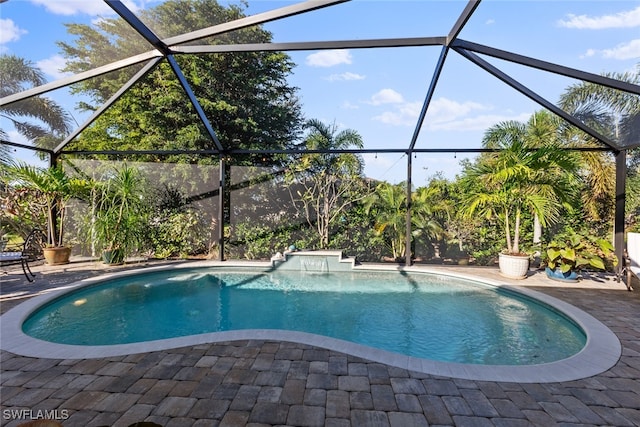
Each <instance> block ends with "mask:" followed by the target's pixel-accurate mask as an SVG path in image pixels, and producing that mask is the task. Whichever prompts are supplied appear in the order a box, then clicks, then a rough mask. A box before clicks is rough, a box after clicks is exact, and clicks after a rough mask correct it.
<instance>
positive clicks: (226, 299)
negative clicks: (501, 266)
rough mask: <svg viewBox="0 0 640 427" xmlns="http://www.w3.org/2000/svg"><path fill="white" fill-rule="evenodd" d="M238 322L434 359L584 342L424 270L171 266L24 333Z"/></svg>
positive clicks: (509, 359) (105, 288)
mask: <svg viewBox="0 0 640 427" xmlns="http://www.w3.org/2000/svg"><path fill="white" fill-rule="evenodd" d="M238 329H283V330H292V331H303V332H309V333H314V334H319V335H324V336H329V337H333V338H338V339H343V340H348V341H351V342H355V343H358V344H363V345H367V346H371V347H376V348H380V349H383V350H387V351H392V352H397V353H401V354H404V355H408V356H413V357H419V358H426V359H431V360H438V361H446V362H458V363H473V364H491V365H531V364H540V363H548V362H553V361H557V360H561V359H564V358H567V357H569V356H572V355H574V354H576V353H578V352H579V351H580V350H581V349H582V348H583V347H584V345H585V343H586V337H585V334H584V333H583V331H582V330H581V329H580V328H579V327H577V326H576V325H575V324H574V323H573V322H572V321H570V320H569V319H568V318H567V317H565V316H564V315H562V314H561V313H558V312H557V311H555V310H554V309H552V308H550V307H548V306H546V305H544V304H542V303H539V302H536V301H535V300H533V299H530V298H528V297H525V296H523V295H519V294H518V293H516V292H510V291H507V290H502V289H500V288H494V287H490V286H487V285H483V284H480V283H476V282H473V281H467V280H462V279H458V278H449V277H447V276H438V275H434V274H424V273H416V274H413V273H398V272H353V273H330V274H312V273H305V272H271V273H262V272H256V273H248V272H233V271H220V270H216V269H192V270H174V271H173V272H170V271H167V272H158V273H148V274H142V275H137V276H129V277H126V278H121V279H112V280H110V281H108V282H104V283H101V284H99V285H95V286H90V287H87V288H83V289H79V290H77V291H73V292H71V293H69V294H66V295H64V296H62V297H60V298H58V299H56V300H54V301H52V302H50V303H48V304H46V305H44V306H43V307H41V308H39V309H38V310H36V311H35V312H34V313H33V314H31V315H30V316H29V317H28V318H27V320H26V321H25V322H24V323H23V331H24V332H25V333H26V334H27V335H30V336H32V337H35V338H39V339H42V340H46V341H51V342H55V343H61V344H73V345H110V344H124V343H133V342H142V341H150V340H158V339H165V338H173V337H179V336H188V335H195V334H202V333H209V332H217V331H229V330H238Z"/></svg>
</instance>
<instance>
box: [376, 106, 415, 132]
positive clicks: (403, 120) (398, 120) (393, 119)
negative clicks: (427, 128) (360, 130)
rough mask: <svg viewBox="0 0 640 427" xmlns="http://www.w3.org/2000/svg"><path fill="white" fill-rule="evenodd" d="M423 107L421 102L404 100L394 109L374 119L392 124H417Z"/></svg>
mask: <svg viewBox="0 0 640 427" xmlns="http://www.w3.org/2000/svg"><path fill="white" fill-rule="evenodd" d="M421 109H422V103H420V102H403V103H401V104H399V105H396V108H395V110H394V111H385V112H383V113H382V114H379V115H377V116H374V117H373V120H375V121H378V122H381V123H384V124H387V125H392V126H415V125H416V123H417V120H418V116H420V110H421Z"/></svg>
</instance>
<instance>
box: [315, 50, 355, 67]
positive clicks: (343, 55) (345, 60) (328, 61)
mask: <svg viewBox="0 0 640 427" xmlns="http://www.w3.org/2000/svg"><path fill="white" fill-rule="evenodd" d="M351 59H352V58H351V53H350V52H349V51H348V50H325V51H322V52H318V53H312V54H311V55H309V56H307V61H306V63H307V65H309V66H310V67H333V66H335V65H340V64H351Z"/></svg>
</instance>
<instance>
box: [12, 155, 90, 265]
mask: <svg viewBox="0 0 640 427" xmlns="http://www.w3.org/2000/svg"><path fill="white" fill-rule="evenodd" d="M8 174H9V177H10V179H12V180H13V181H14V184H15V185H16V186H18V187H19V188H22V189H26V190H27V191H31V192H32V193H33V194H34V196H35V199H36V200H39V201H40V206H41V208H42V209H43V210H44V212H45V214H46V220H47V227H46V228H47V244H46V247H45V248H44V257H45V260H46V261H47V264H50V265H56V264H67V263H68V262H69V256H70V255H71V247H69V246H66V245H65V243H64V220H65V214H66V210H67V205H68V203H69V201H70V200H71V199H73V198H81V197H82V196H83V195H84V194H85V193H86V191H87V189H88V188H89V183H88V181H87V180H86V179H83V178H78V177H71V176H69V175H67V174H66V172H65V171H64V170H63V169H62V167H61V166H59V165H57V166H53V167H49V168H42V167H37V166H33V165H28V164H26V163H16V164H12V165H10V166H9V167H8Z"/></svg>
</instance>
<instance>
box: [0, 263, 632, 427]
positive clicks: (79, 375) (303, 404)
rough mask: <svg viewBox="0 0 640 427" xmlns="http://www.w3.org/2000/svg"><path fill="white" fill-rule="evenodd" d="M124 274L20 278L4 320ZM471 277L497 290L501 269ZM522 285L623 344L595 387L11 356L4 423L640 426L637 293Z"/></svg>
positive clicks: (230, 350)
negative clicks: (63, 292) (22, 306)
mask: <svg viewBox="0 0 640 427" xmlns="http://www.w3.org/2000/svg"><path fill="white" fill-rule="evenodd" d="M136 266H140V265H136ZM130 267H131V266H125V267H118V268H130ZM443 268H449V269H458V267H455V268H454V267H443ZM111 269H113V267H105V266H103V265H102V264H99V263H93V262H78V263H72V264H69V265H67V266H60V267H49V266H36V267H35V268H34V272H36V274H38V276H37V278H36V281H35V282H34V283H28V282H27V281H26V279H25V278H24V276H23V275H22V272H21V270H19V269H18V270H15V271H10V272H9V274H7V275H3V276H0V280H1V288H0V289H1V292H0V302H1V305H0V311H1V312H2V313H4V312H6V311H7V310H9V309H10V308H12V307H14V306H15V305H17V304H18V303H20V302H22V301H24V300H25V299H27V298H30V297H32V296H34V295H37V294H41V293H46V292H50V291H51V290H53V289H58V288H60V287H63V286H65V285H67V284H69V283H72V282H75V281H77V280H80V279H83V278H87V277H92V276H95V275H97V274H101V273H102V272H104V271H105V270H111ZM460 269H461V270H459V271H462V272H464V273H465V274H474V275H477V276H478V277H484V278H491V277H496V278H497V271H496V270H495V269H491V268H473V267H468V268H460ZM500 281H502V282H504V281H506V280H505V279H504V278H500ZM513 284H515V285H519V286H529V287H532V288H534V289H536V290H538V291H541V292H544V293H547V294H549V295H551V296H554V297H556V298H559V299H561V300H564V301H566V302H568V303H570V304H573V305H575V306H577V307H578V308H581V309H582V310H585V311H586V312H588V313H589V314H591V315H592V316H594V317H596V318H597V319H598V320H600V321H601V322H603V323H604V324H605V325H607V326H608V327H609V328H610V329H611V330H612V331H613V332H615V333H616V335H617V336H618V338H619V339H620V342H621V344H622V347H623V351H622V356H621V358H620V360H619V362H618V363H617V364H616V365H615V366H614V367H613V368H611V369H610V370H608V371H606V372H604V373H602V374H599V375H596V376H593V377H590V378H585V379H580V380H576V381H571V382H557V383H542V384H538V383H533V384H517V383H510V382H492V381H471V380H460V379H455V378H447V377H439V376H433V375H428V374H421V373H416V372H412V371H409V370H406V369H401V368H397V367H392V366H387V365H384V364H381V363H376V362H371V361H369V360H367V359H365V358H359V357H354V356H350V355H348V354H343V353H340V352H336V351H332V350H327V349H323V348H319V347H313V346H310V345H305V344H299V343H293V342H284V341H274V340H242V341H232V342H224V343H214V344H201V345H194V346H187V347H183V348H176V349H171V350H163V351H154V352H149V353H141V354H133V355H125V356H117V357H108V358H102V359H47V358H30V357H23V356H18V355H14V354H12V353H9V352H6V351H3V352H2V353H0V363H1V379H0V386H1V388H0V393H1V395H0V406H1V410H2V416H1V418H0V424H1V425H3V426H5V425H6V426H18V425H20V424H22V423H25V422H26V421H29V420H30V419H32V418H38V417H42V416H48V418H57V419H58V421H59V422H60V423H61V424H62V425H63V426H65V427H67V426H82V427H85V426H124V427H127V426H129V425H131V424H133V423H135V422H139V421H151V422H155V423H157V424H159V425H161V426H244V425H248V426H256V427H257V426H268V425H290V426H399V427H410V426H436V425H455V426H532V425H535V426H553V425H564V426H568V425H583V426H587V425H594V426H595V425H607V426H640V293H639V292H638V291H635V292H627V291H626V290H625V287H624V285H623V284H621V283H617V282H615V281H614V280H612V278H611V277H593V278H589V279H586V280H583V281H582V282H580V283H579V284H578V285H571V286H568V285H565V284H557V283H556V282H551V281H549V280H547V279H546V278H544V277H543V275H541V274H534V275H533V276H531V277H529V278H527V279H526V280H523V281H513ZM635 285H636V286H635V288H636V289H639V287H638V283H635ZM0 339H2V338H1V337H0Z"/></svg>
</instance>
